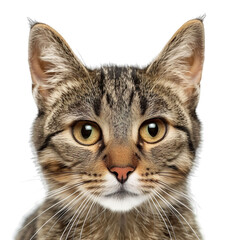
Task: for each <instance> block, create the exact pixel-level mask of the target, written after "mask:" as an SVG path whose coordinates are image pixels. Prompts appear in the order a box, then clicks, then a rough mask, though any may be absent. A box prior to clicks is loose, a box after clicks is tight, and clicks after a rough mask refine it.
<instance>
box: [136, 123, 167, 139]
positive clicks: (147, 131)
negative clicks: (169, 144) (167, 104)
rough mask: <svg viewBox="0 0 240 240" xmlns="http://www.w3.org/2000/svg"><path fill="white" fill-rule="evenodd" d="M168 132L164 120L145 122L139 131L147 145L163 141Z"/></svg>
mask: <svg viewBox="0 0 240 240" xmlns="http://www.w3.org/2000/svg"><path fill="white" fill-rule="evenodd" d="M166 132H167V125H166V123H165V122H164V121H163V120H162V119H150V120H147V121H145V122H144V123H143V124H142V125H141V127H140V130H139V134H140V137H141V138H142V140H143V141H145V142H147V143H156V142H159V141H161V140H162V139H163V138H164V137H165V135H166Z"/></svg>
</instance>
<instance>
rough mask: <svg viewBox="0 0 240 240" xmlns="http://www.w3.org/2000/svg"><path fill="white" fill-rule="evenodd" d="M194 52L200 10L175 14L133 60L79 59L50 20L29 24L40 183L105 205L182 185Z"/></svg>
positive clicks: (191, 131) (192, 151) (128, 204)
mask: <svg viewBox="0 0 240 240" xmlns="http://www.w3.org/2000/svg"><path fill="white" fill-rule="evenodd" d="M203 59H204V29H203V23H202V20H200V19H195V20H191V21H189V22H187V23H185V24H184V25H183V26H182V27H181V28H180V29H179V30H178V31H177V32H176V33H175V34H174V35H173V37H172V38H171V39H170V41H169V42H168V43H167V45H166V46H165V47H164V49H163V50H162V52H161V53H160V54H159V56H158V57H157V58H156V59H155V60H154V61H153V62H152V63H151V64H149V65H148V66H147V67H145V68H142V69H140V68H136V67H118V66H103V67H101V68H98V69H89V68H87V67H86V66H84V65H83V64H82V63H81V62H80V61H79V59H78V58H77V57H76V55H75V54H74V53H73V51H72V50H71V49H70V47H69V45H68V44H67V42H66V41H65V40H64V39H63V38H62V37H61V36H60V34H59V33H57V32H56V31H55V30H54V29H52V28H51V27H49V26H48V25H45V24H41V23H35V24H32V27H31V31H30V39H29V65H30V72H31V77H32V86H33V95H34V98H35V100H36V103H37V106H38V109H39V114H38V116H37V118H36V120H35V123H34V128H33V142H34V145H35V148H36V151H37V155H38V162H39V164H40V167H41V171H42V173H43V175H44V177H45V179H46V181H47V184H48V187H49V190H50V191H53V190H56V189H62V190H61V191H59V194H57V195H56V197H57V198H61V199H65V200H66V201H67V197H66V196H69V195H71V196H72V197H73V196H74V197H75V198H76V201H78V200H79V202H80V200H81V199H86V198H88V199H89V201H93V202H95V203H96V204H100V205H101V206H103V207H105V208H108V209H110V210H112V211H129V210H131V209H133V208H135V207H137V206H139V205H141V204H143V203H146V202H150V204H151V200H152V198H153V197H154V196H155V197H156V196H157V193H159V192H161V196H162V197H163V199H162V200H163V202H164V199H168V198H169V196H168V193H169V191H173V190H172V189H178V190H181V191H184V188H185V184H186V180H187V177H188V175H189V172H190V170H191V168H192V166H193V162H194V158H195V155H196V149H197V147H198V145H199V141H200V123H199V121H198V119H197V116H196V112H195V110H196V106H197V103H198V95H199V86H200V80H201V74H202V67H203ZM63 189H64V190H63ZM177 197H178V196H175V198H177ZM171 201H173V199H171Z"/></svg>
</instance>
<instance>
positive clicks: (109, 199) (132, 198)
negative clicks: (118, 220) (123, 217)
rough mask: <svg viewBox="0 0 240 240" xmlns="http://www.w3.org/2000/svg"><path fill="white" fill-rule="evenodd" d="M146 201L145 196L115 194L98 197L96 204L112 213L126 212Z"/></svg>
mask: <svg viewBox="0 0 240 240" xmlns="http://www.w3.org/2000/svg"><path fill="white" fill-rule="evenodd" d="M146 200H147V197H145V196H140V195H135V194H133V195H131V194H128V193H115V194H111V195H109V196H108V195H106V196H102V197H100V198H99V199H98V203H99V204H100V205H101V206H103V207H104V208H107V209H109V210H111V211H113V212H128V211H131V210H132V209H134V208H136V207H138V206H140V205H141V204H142V203H143V202H145V201H146Z"/></svg>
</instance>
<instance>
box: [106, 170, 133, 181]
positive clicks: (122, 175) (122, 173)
mask: <svg viewBox="0 0 240 240" xmlns="http://www.w3.org/2000/svg"><path fill="white" fill-rule="evenodd" d="M133 171H134V168H133V167H112V168H111V169H110V172H112V173H113V174H115V175H116V177H117V180H118V181H119V182H120V183H124V182H126V181H127V178H128V175H129V174H130V173H132V172H133Z"/></svg>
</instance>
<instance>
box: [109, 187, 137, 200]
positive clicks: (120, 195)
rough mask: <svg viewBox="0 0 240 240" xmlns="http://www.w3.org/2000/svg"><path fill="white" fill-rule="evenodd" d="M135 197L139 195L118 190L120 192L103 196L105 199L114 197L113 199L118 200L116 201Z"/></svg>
mask: <svg viewBox="0 0 240 240" xmlns="http://www.w3.org/2000/svg"><path fill="white" fill-rule="evenodd" d="M137 196H139V194H136V193H132V192H129V191H127V190H125V189H120V190H118V191H116V192H114V193H110V194H107V195H104V197H107V198H110V197H111V198H112V197H114V198H118V199H123V198H126V197H137Z"/></svg>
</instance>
